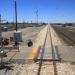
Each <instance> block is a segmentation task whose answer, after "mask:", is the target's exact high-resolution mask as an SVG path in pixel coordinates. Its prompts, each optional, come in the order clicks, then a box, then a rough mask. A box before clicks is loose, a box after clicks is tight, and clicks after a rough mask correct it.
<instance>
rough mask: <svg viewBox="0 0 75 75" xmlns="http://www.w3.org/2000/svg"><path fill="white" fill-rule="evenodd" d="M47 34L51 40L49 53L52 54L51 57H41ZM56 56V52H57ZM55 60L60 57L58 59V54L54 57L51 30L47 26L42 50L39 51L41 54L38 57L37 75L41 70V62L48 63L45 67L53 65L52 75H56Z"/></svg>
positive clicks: (39, 74)
mask: <svg viewBox="0 0 75 75" xmlns="http://www.w3.org/2000/svg"><path fill="white" fill-rule="evenodd" d="M48 35H49V36H50V40H51V42H50V43H51V49H50V50H51V52H52V53H51V54H52V59H43V57H44V52H45V46H46V40H47V36H48ZM57 56H58V54H57ZM37 60H38V59H37ZM57 61H60V59H59V56H58V59H56V56H55V51H54V46H53V42H52V36H51V31H50V27H48V29H47V33H46V37H45V41H44V45H43V48H42V52H41V56H40V59H39V67H38V72H37V75H41V71H42V67H43V64H46V63H48V64H46V66H47V65H48V66H47V67H49V68H50V67H51V66H52V67H53V70H52V71H53V74H52V75H58V73H57V65H56V63H57ZM50 63H51V64H50ZM48 70H49V69H48ZM46 71H47V70H46ZM42 75H43V74H42ZM49 75H50V74H49Z"/></svg>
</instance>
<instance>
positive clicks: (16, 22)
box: [15, 0, 17, 31]
mask: <svg viewBox="0 0 75 75" xmlns="http://www.w3.org/2000/svg"><path fill="white" fill-rule="evenodd" d="M15 23H16V28H15V29H16V31H17V3H16V0H15Z"/></svg>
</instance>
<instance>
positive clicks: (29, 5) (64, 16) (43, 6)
mask: <svg viewBox="0 0 75 75" xmlns="http://www.w3.org/2000/svg"><path fill="white" fill-rule="evenodd" d="M16 1H17V11H18V21H21V22H22V21H23V19H24V20H25V21H26V22H27V21H31V20H32V21H34V22H35V21H36V14H35V11H36V8H38V15H39V16H38V19H39V22H43V21H45V22H75V0H16ZM0 14H1V15H2V19H6V20H8V21H13V19H14V0H0Z"/></svg>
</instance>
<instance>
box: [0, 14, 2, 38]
mask: <svg viewBox="0 0 75 75" xmlns="http://www.w3.org/2000/svg"><path fill="white" fill-rule="evenodd" d="M1 36H2V32H1V14H0V38H1Z"/></svg>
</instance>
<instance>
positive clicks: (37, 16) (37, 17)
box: [36, 8, 38, 24]
mask: <svg viewBox="0 0 75 75" xmlns="http://www.w3.org/2000/svg"><path fill="white" fill-rule="evenodd" d="M36 23H37V24H38V9H37V8H36Z"/></svg>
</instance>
